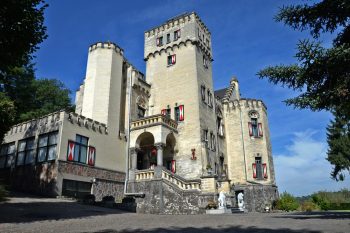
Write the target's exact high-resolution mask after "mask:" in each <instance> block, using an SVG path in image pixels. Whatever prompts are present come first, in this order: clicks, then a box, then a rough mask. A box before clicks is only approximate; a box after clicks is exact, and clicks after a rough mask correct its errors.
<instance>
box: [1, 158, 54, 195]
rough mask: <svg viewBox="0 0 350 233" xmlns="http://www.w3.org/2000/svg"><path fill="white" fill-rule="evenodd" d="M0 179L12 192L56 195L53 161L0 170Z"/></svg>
mask: <svg viewBox="0 0 350 233" xmlns="http://www.w3.org/2000/svg"><path fill="white" fill-rule="evenodd" d="M0 177H1V179H2V181H3V182H4V183H6V184H7V185H9V186H10V188H11V189H12V190H17V191H23V192H28V193H33V194H38V195H43V196H52V197H54V196H57V194H58V188H57V164H56V163H55V161H53V162H47V163H40V164H35V165H26V166H20V167H15V168H12V169H1V170H0Z"/></svg>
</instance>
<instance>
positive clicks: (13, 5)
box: [0, 0, 47, 142]
mask: <svg viewBox="0 0 350 233" xmlns="http://www.w3.org/2000/svg"><path fill="white" fill-rule="evenodd" d="M46 7H47V4H45V1H44V0H2V1H1V3H0V89H1V90H0V91H1V92H4V93H0V101H1V109H0V112H1V115H0V122H1V126H0V142H1V141H2V140H3V136H4V133H5V132H6V131H7V129H9V128H10V126H11V125H12V124H13V123H14V120H15V118H16V116H15V107H14V105H16V104H17V102H18V100H19V98H16V99H15V101H11V100H10V99H9V98H11V96H9V95H8V94H9V93H7V92H6V86H7V87H9V86H10V85H11V84H13V83H12V82H13V80H11V77H12V76H11V75H10V73H12V72H14V71H15V69H22V67H26V66H28V65H29V64H30V61H31V60H32V58H33V55H32V54H33V53H34V52H35V51H37V49H38V45H39V44H40V43H41V42H42V41H43V40H44V39H45V38H46V37H47V35H46V27H45V26H44V10H45V8H46ZM16 67H21V68H16ZM4 86H5V90H3V89H4ZM10 94H11V93H10ZM16 94H17V95H20V94H21V93H16ZM25 99H26V98H25V97H23V98H22V100H24V101H25ZM23 106H25V104H23ZM20 108H21V107H20Z"/></svg>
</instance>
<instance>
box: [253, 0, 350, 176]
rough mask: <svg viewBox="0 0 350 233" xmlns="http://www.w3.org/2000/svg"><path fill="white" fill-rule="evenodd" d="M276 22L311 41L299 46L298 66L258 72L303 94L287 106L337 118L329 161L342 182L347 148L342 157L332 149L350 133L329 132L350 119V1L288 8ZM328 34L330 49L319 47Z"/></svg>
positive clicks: (330, 138)
mask: <svg viewBox="0 0 350 233" xmlns="http://www.w3.org/2000/svg"><path fill="white" fill-rule="evenodd" d="M275 20H276V21H278V22H284V23H285V24H286V25H288V26H290V27H292V28H293V29H295V30H300V31H305V30H308V31H309V32H310V35H311V37H312V39H304V40H300V41H299V43H298V44H297V49H298V52H297V53H296V55H295V57H296V60H297V61H296V63H295V64H289V65H277V66H270V67H267V68H265V69H263V70H261V71H259V72H258V76H259V77H260V78H267V79H268V80H269V81H270V82H271V83H273V84H281V85H282V86H286V87H288V88H291V89H293V90H296V91H298V92H299V93H301V94H300V95H299V96H297V97H295V98H291V99H287V100H285V102H286V104H287V105H292V106H294V107H297V108H309V109H311V110H313V111H319V110H328V111H331V112H333V113H334V114H335V120H334V122H331V125H330V126H329V128H328V129H329V130H328V143H329V145H330V150H329V152H328V160H329V161H330V162H331V163H332V164H333V165H334V170H333V173H332V176H333V178H335V179H338V178H341V177H339V175H340V174H342V173H341V172H342V171H344V169H345V170H349V162H347V163H344V161H349V157H346V156H344V155H346V150H348V147H347V146H345V145H344V144H343V143H340V144H339V146H338V147H337V153H333V152H332V148H333V147H332V145H333V144H336V141H342V140H345V141H346V139H344V137H349V135H350V132H349V131H345V132H344V133H343V134H338V135H337V136H336V135H333V134H334V133H335V132H334V130H331V131H330V129H331V128H333V125H334V124H336V125H337V126H338V125H339V122H338V121H339V119H347V120H349V116H350V1H349V0H323V1H320V2H318V3H315V4H312V5H308V4H303V5H291V6H284V7H282V8H281V9H280V11H279V13H278V14H277V15H276V17H275ZM323 33H331V34H333V35H335V37H334V40H333V44H332V46H331V47H330V48H325V47H324V46H322V43H321V42H320V36H321V34H323ZM341 124H344V122H342V123H341ZM340 145H342V146H340ZM340 151H342V152H340ZM335 154H337V159H335V158H334V156H335ZM339 156H341V157H342V159H340V157H339ZM344 165H345V166H344ZM343 177H344V176H343V175H342V178H343Z"/></svg>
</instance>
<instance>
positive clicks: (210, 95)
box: [208, 90, 213, 107]
mask: <svg viewBox="0 0 350 233" xmlns="http://www.w3.org/2000/svg"><path fill="white" fill-rule="evenodd" d="M208 106H209V107H213V95H212V94H211V92H210V90H208Z"/></svg>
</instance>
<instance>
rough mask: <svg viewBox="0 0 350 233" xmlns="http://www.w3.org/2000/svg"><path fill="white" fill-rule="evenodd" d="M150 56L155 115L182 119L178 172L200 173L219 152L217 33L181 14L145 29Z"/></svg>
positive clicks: (192, 175) (148, 70) (148, 66)
mask: <svg viewBox="0 0 350 233" xmlns="http://www.w3.org/2000/svg"><path fill="white" fill-rule="evenodd" d="M144 59H145V61H146V77H147V81H148V83H150V84H151V98H150V103H149V106H150V108H149V114H150V115H155V114H159V113H163V114H166V115H168V116H169V117H170V118H172V119H174V120H177V121H178V131H179V133H178V136H177V140H176V148H175V154H174V159H175V160H176V161H177V173H178V174H179V175H181V176H184V177H185V178H199V177H201V176H202V175H203V174H204V173H205V172H206V168H207V167H211V168H214V166H215V164H216V162H215V160H216V157H217V156H216V155H217V152H216V138H215V135H217V132H216V123H215V122H216V117H215V106H214V104H215V103H214V94H213V79H212V64H211V62H212V60H213V59H212V49H211V34H210V32H209V30H208V28H207V27H206V26H205V25H204V24H203V22H202V21H201V20H200V18H199V17H198V15H197V14H196V13H194V12H192V13H185V14H182V15H179V16H177V17H174V18H171V19H169V20H168V21H166V22H165V23H163V24H162V25H160V26H158V27H155V28H152V29H150V30H148V31H146V32H145V54H144ZM192 151H195V152H194V153H195V156H196V157H197V159H196V160H191V154H192Z"/></svg>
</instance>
